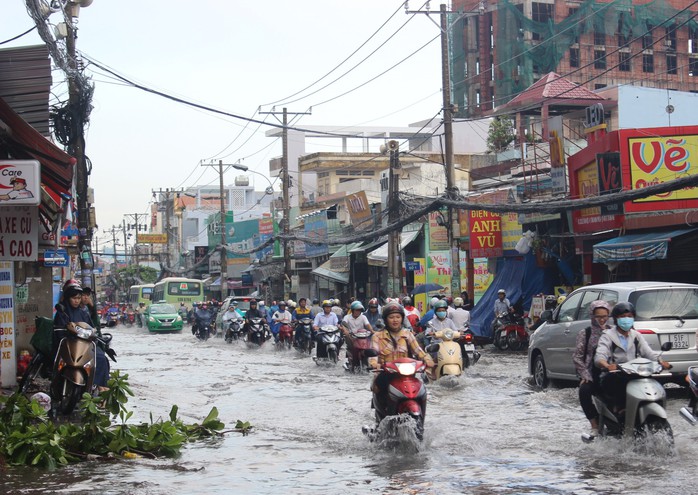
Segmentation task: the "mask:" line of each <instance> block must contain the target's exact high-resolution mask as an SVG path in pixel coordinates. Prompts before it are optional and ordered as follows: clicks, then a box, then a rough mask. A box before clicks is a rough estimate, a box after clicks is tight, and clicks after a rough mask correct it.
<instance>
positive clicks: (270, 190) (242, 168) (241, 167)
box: [233, 163, 274, 194]
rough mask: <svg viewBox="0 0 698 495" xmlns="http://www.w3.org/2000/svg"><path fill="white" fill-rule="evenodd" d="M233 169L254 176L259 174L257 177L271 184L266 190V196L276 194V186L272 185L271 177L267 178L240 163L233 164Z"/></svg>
mask: <svg viewBox="0 0 698 495" xmlns="http://www.w3.org/2000/svg"><path fill="white" fill-rule="evenodd" d="M233 168H234V169H236V170H240V171H242V172H252V173H253V174H257V175H260V176H262V177H264V178H265V179H266V181H267V182H268V183H269V187H267V188H266V189H265V190H264V192H265V193H266V194H274V184H272V183H271V180H269V177H267V176H266V175H264V174H262V173H260V172H257V171H256V170H250V167H248V166H247V165H241V164H239V163H235V164H233Z"/></svg>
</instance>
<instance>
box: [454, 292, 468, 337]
mask: <svg viewBox="0 0 698 495" xmlns="http://www.w3.org/2000/svg"><path fill="white" fill-rule="evenodd" d="M464 305H465V302H464V301H463V298H461V297H456V298H455V299H454V300H453V307H454V309H453V313H452V314H451V320H453V323H454V324H455V325H456V328H457V329H458V330H461V329H463V328H465V327H467V326H468V325H469V324H470V311H468V310H467V309H465V308H464Z"/></svg>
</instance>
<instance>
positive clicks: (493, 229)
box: [470, 210, 504, 258]
mask: <svg viewBox="0 0 698 495" xmlns="http://www.w3.org/2000/svg"><path fill="white" fill-rule="evenodd" d="M503 254H504V249H503V247H502V221H501V216H500V215H499V214H498V213H492V212H489V211H484V210H471V211H470V257H471V258H498V257H500V256H502V255H503Z"/></svg>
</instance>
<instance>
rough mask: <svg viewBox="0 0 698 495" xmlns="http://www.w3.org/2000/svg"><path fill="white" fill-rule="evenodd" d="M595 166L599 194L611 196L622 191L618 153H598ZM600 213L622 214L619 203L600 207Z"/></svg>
mask: <svg viewBox="0 0 698 495" xmlns="http://www.w3.org/2000/svg"><path fill="white" fill-rule="evenodd" d="M596 165H597V167H598V175H599V194H600V195H602V196H603V195H604V194H613V193H617V192H620V191H622V190H623V183H622V180H621V165H620V153H598V154H597V155H596ZM601 213H604V214H609V215H614V214H617V213H623V211H622V205H621V204H619V203H616V204H612V205H603V206H601Z"/></svg>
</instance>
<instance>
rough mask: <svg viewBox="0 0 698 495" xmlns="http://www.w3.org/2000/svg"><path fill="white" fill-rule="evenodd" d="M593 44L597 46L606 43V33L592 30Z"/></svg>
mask: <svg viewBox="0 0 698 495" xmlns="http://www.w3.org/2000/svg"><path fill="white" fill-rule="evenodd" d="M594 44H595V45H599V46H604V45H606V34H604V33H601V32H599V31H594Z"/></svg>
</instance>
